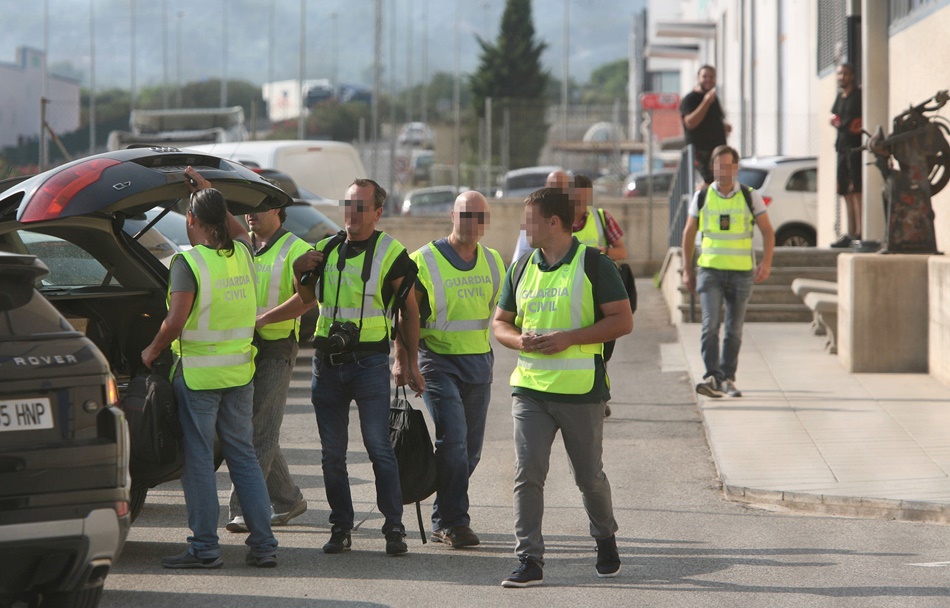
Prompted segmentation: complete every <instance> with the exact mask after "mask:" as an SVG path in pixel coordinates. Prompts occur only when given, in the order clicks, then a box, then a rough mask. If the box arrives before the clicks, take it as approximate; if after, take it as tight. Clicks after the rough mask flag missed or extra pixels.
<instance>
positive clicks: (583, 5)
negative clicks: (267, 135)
mask: <svg viewBox="0 0 950 608" xmlns="http://www.w3.org/2000/svg"><path fill="white" fill-rule="evenodd" d="M644 1H645V0H534V1H533V2H532V14H533V17H534V25H535V30H536V37H537V38H538V39H539V40H543V41H545V42H547V44H548V48H547V50H546V51H545V53H544V55H543V57H542V62H543V63H544V65H545V67H546V68H548V69H549V70H550V72H551V75H552V76H554V77H555V78H561V77H562V75H563V73H564V69H563V65H564V62H563V56H562V55H563V53H562V49H563V39H564V21H565V19H564V16H565V5H566V6H567V12H568V16H569V18H568V23H569V25H568V33H567V38H568V48H569V50H570V54H569V60H568V75H569V77H570V78H572V79H574V80H576V81H578V82H581V83H583V82H586V81H587V79H588V78H589V76H590V72H591V71H592V70H593V69H596V68H597V67H598V66H600V65H603V64H604V63H609V62H611V61H615V60H617V59H624V58H626V57H627V54H628V47H629V34H630V24H631V21H632V18H633V14H634V13H635V12H636V11H638V10H639V9H640V8H641V7H642V6H643V4H644ZM302 3H305V4H306V17H307V18H306V23H305V28H306V33H305V39H306V59H305V65H306V67H305V78H307V79H316V78H332V75H333V73H334V67H335V68H336V73H337V75H338V81H339V82H341V83H347V84H361V85H367V86H368V85H371V84H372V65H373V49H374V43H373V41H374V34H373V31H374V28H373V14H374V6H375V0H32V1H29V2H24V1H23V0H0V15H3V19H2V20H0V63H6V64H11V63H14V62H15V60H16V49H17V48H18V47H20V46H30V47H33V48H37V49H40V50H42V49H43V48H44V47H45V44H46V43H45V39H46V37H47V35H46V34H45V32H46V31H48V39H49V43H48V44H49V65H50V67H51V69H53V68H56V69H54V70H53V71H57V72H60V73H62V72H63V71H65V72H66V73H67V74H68V75H70V76H72V77H75V78H77V79H78V80H80V82H81V84H82V85H83V86H89V84H90V73H91V68H92V67H93V65H94V68H95V78H96V89H97V90H101V89H104V88H108V87H113V86H115V87H121V88H125V89H128V88H130V87H131V84H132V78H133V76H132V75H133V70H132V66H133V62H134V66H135V71H134V78H135V83H136V88H141V87H148V86H156V85H160V84H162V83H163V82H165V81H167V82H168V83H169V85H170V86H175V85H176V84H177V83H178V81H179V79H180V81H181V82H182V83H187V82H193V81H197V80H203V79H208V78H214V79H217V78H220V77H221V76H222V74H224V73H225V72H226V74H227V76H228V78H229V79H242V80H248V81H251V82H253V83H255V84H261V83H263V82H267V81H268V80H271V79H273V80H287V79H296V78H297V76H298V73H299V65H300V46H301V45H300V38H301V36H300V33H301V27H300V14H301V4H302ZM225 5H227V10H226V11H225V10H224V9H223V7H224V6H225ZM504 6H505V1H504V0H456V1H455V2H452V1H451V0H382V12H383V24H382V63H383V69H384V75H383V84H384V85H387V86H388V85H389V84H390V75H394V76H395V85H396V86H397V87H398V88H402V87H404V86H405V84H406V83H407V82H410V81H411V82H412V83H419V82H421V80H422V77H423V71H424V69H425V68H426V66H425V62H424V55H426V56H427V57H428V74H429V75H430V76H431V75H432V74H434V73H436V72H439V71H443V72H449V73H453V72H454V71H455V66H456V31H458V32H459V35H458V41H459V43H458V47H459V65H460V69H461V71H462V72H463V73H466V74H468V73H471V72H473V71H474V70H475V69H476V68H477V67H478V54H479V47H478V45H477V42H476V40H475V36H476V35H479V36H482V37H483V38H485V37H487V38H489V39H490V40H492V41H494V40H495V38H496V36H497V34H498V27H499V23H500V21H501V15H502V12H503V10H504ZM133 7H134V9H133ZM133 10H134V20H133ZM393 11H395V19H393V17H392V13H393ZM456 11H458V20H456ZM46 15H48V19H47V18H46ZM272 15H273V19H272ZM334 15H335V16H334ZM410 17H411V18H410ZM272 21H273V23H274V27H273V35H272V33H271V32H272V29H271V23H272ZM44 23H46V24H48V30H47V29H46V28H44ZM133 23H134V28H133ZM163 23H164V26H163ZM93 30H94V32H95V35H94V55H93V53H92V52H91V48H90V38H91V36H90V33H91V31H93ZM225 31H226V33H227V36H224V32H225ZM427 31H428V36H426V32H427ZM133 37H134V40H135V45H134V52H133V45H132V40H133ZM272 41H273V55H274V61H273V63H272V62H271V60H270V57H271V53H270V49H271V47H272ZM335 41H336V44H334V42H335ZM334 47H335V48H336V52H334ZM426 48H428V53H425V52H424V50H425V49H426ZM394 49H395V52H393V50H394ZM179 50H180V52H179ZM93 56H94V57H95V62H94V63H93V61H92V57H93ZM225 57H226V58H227V60H226V61H225V60H224V58H225ZM63 66H67V67H66V68H65V69H64V67H63Z"/></svg>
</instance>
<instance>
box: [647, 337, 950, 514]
mask: <svg viewBox="0 0 950 608" xmlns="http://www.w3.org/2000/svg"><path fill="white" fill-rule="evenodd" d="M700 329H701V328H700V325H699V324H690V325H687V324H682V325H680V326H679V334H680V343H681V345H682V348H683V355H682V356H683V357H684V358H685V365H686V367H687V369H688V372H689V374H690V377H691V379H692V382H693V383H694V384H695V383H698V382H700V381H701V380H702V376H703V373H704V371H705V368H704V366H703V362H702V358H701V356H700ZM824 342H825V339H824V338H823V337H818V336H815V335H813V334H812V333H811V331H810V329H809V326H808V324H806V323H801V324H800V323H746V324H745V331H744V335H743V343H742V351H741V353H740V358H739V371H738V374H737V376H738V377H737V378H736V385H737V386H738V387H739V389H740V390H741V391H742V393H743V396H742V397H741V398H729V397H723V398H721V399H713V398H709V397H703V396H701V395H698V394H697V395H696V399H697V401H698V403H699V407H700V410H701V411H702V415H703V420H704V423H705V428H706V435H707V438H708V440H709V445H710V448H711V450H712V454H713V457H714V459H715V461H716V466H717V468H718V470H719V475H720V479H721V481H722V484H723V489H724V492H725V494H726V496H727V497H728V498H730V499H732V500H738V501H743V502H751V503H777V504H782V505H785V506H788V507H790V508H794V509H798V510H807V511H813V512H821V513H830V514H837V515H858V516H873V517H884V518H894V519H905V520H914V521H927V522H935V523H947V522H950V476H948V472H950V388H948V387H947V386H945V385H943V384H941V383H940V382H938V381H937V380H935V379H934V378H932V377H931V376H929V375H926V374H851V373H848V372H847V371H846V370H845V369H844V367H843V366H842V365H841V364H840V363H839V362H838V358H837V357H836V356H834V355H829V354H827V353H826V352H825V351H824ZM664 356H668V357H671V356H675V353H671V352H670V351H669V350H667V351H666V352H664ZM670 364H671V365H675V362H672V363H670Z"/></svg>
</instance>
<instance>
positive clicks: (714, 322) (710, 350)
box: [696, 267, 752, 382]
mask: <svg viewBox="0 0 950 608" xmlns="http://www.w3.org/2000/svg"><path fill="white" fill-rule="evenodd" d="M696 291H697V292H698V293H699V302H700V305H701V306H702V309H703V331H702V341H701V345H702V346H701V348H702V353H703V363H704V364H705V366H706V374H705V375H704V376H703V377H704V378H707V377H709V376H715V377H716V379H717V380H719V381H720V382H721V381H722V380H727V379H728V380H735V379H736V368H737V367H738V366H739V348H740V347H741V346H742V324H743V322H744V321H745V309H746V305H747V304H748V303H749V296H751V295H752V271H751V270H747V271H741V270H717V269H715V268H703V267H700V268H699V271H698V273H697V275H696ZM723 304H725V309H726V319H725V321H726V323H725V325H726V330H725V336H724V337H723V340H722V356H721V357H720V352H719V324H720V322H721V320H722V319H721V317H722V312H721V311H722V308H723Z"/></svg>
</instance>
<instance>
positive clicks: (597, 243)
mask: <svg viewBox="0 0 950 608" xmlns="http://www.w3.org/2000/svg"><path fill="white" fill-rule="evenodd" d="M602 213H603V211H602V210H601V209H590V210H589V211H588V215H587V221H585V222H584V227H583V228H581V229H580V230H578V231H577V232H575V233H574V237H575V238H576V239H577V240H578V241H579V242H580V244H581V245H587V246H588V247H606V246H607V227H606V226H605V225H604V218H603V216H602V215H601V214H602ZM591 220H593V221H591Z"/></svg>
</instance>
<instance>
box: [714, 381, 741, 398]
mask: <svg viewBox="0 0 950 608" xmlns="http://www.w3.org/2000/svg"><path fill="white" fill-rule="evenodd" d="M719 387H720V388H721V389H722V392H724V393H725V394H727V395H729V396H730V397H741V396H742V391H740V390H739V389H738V388H736V383H735V381H734V380H723V381H722V384H721V385H719Z"/></svg>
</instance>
